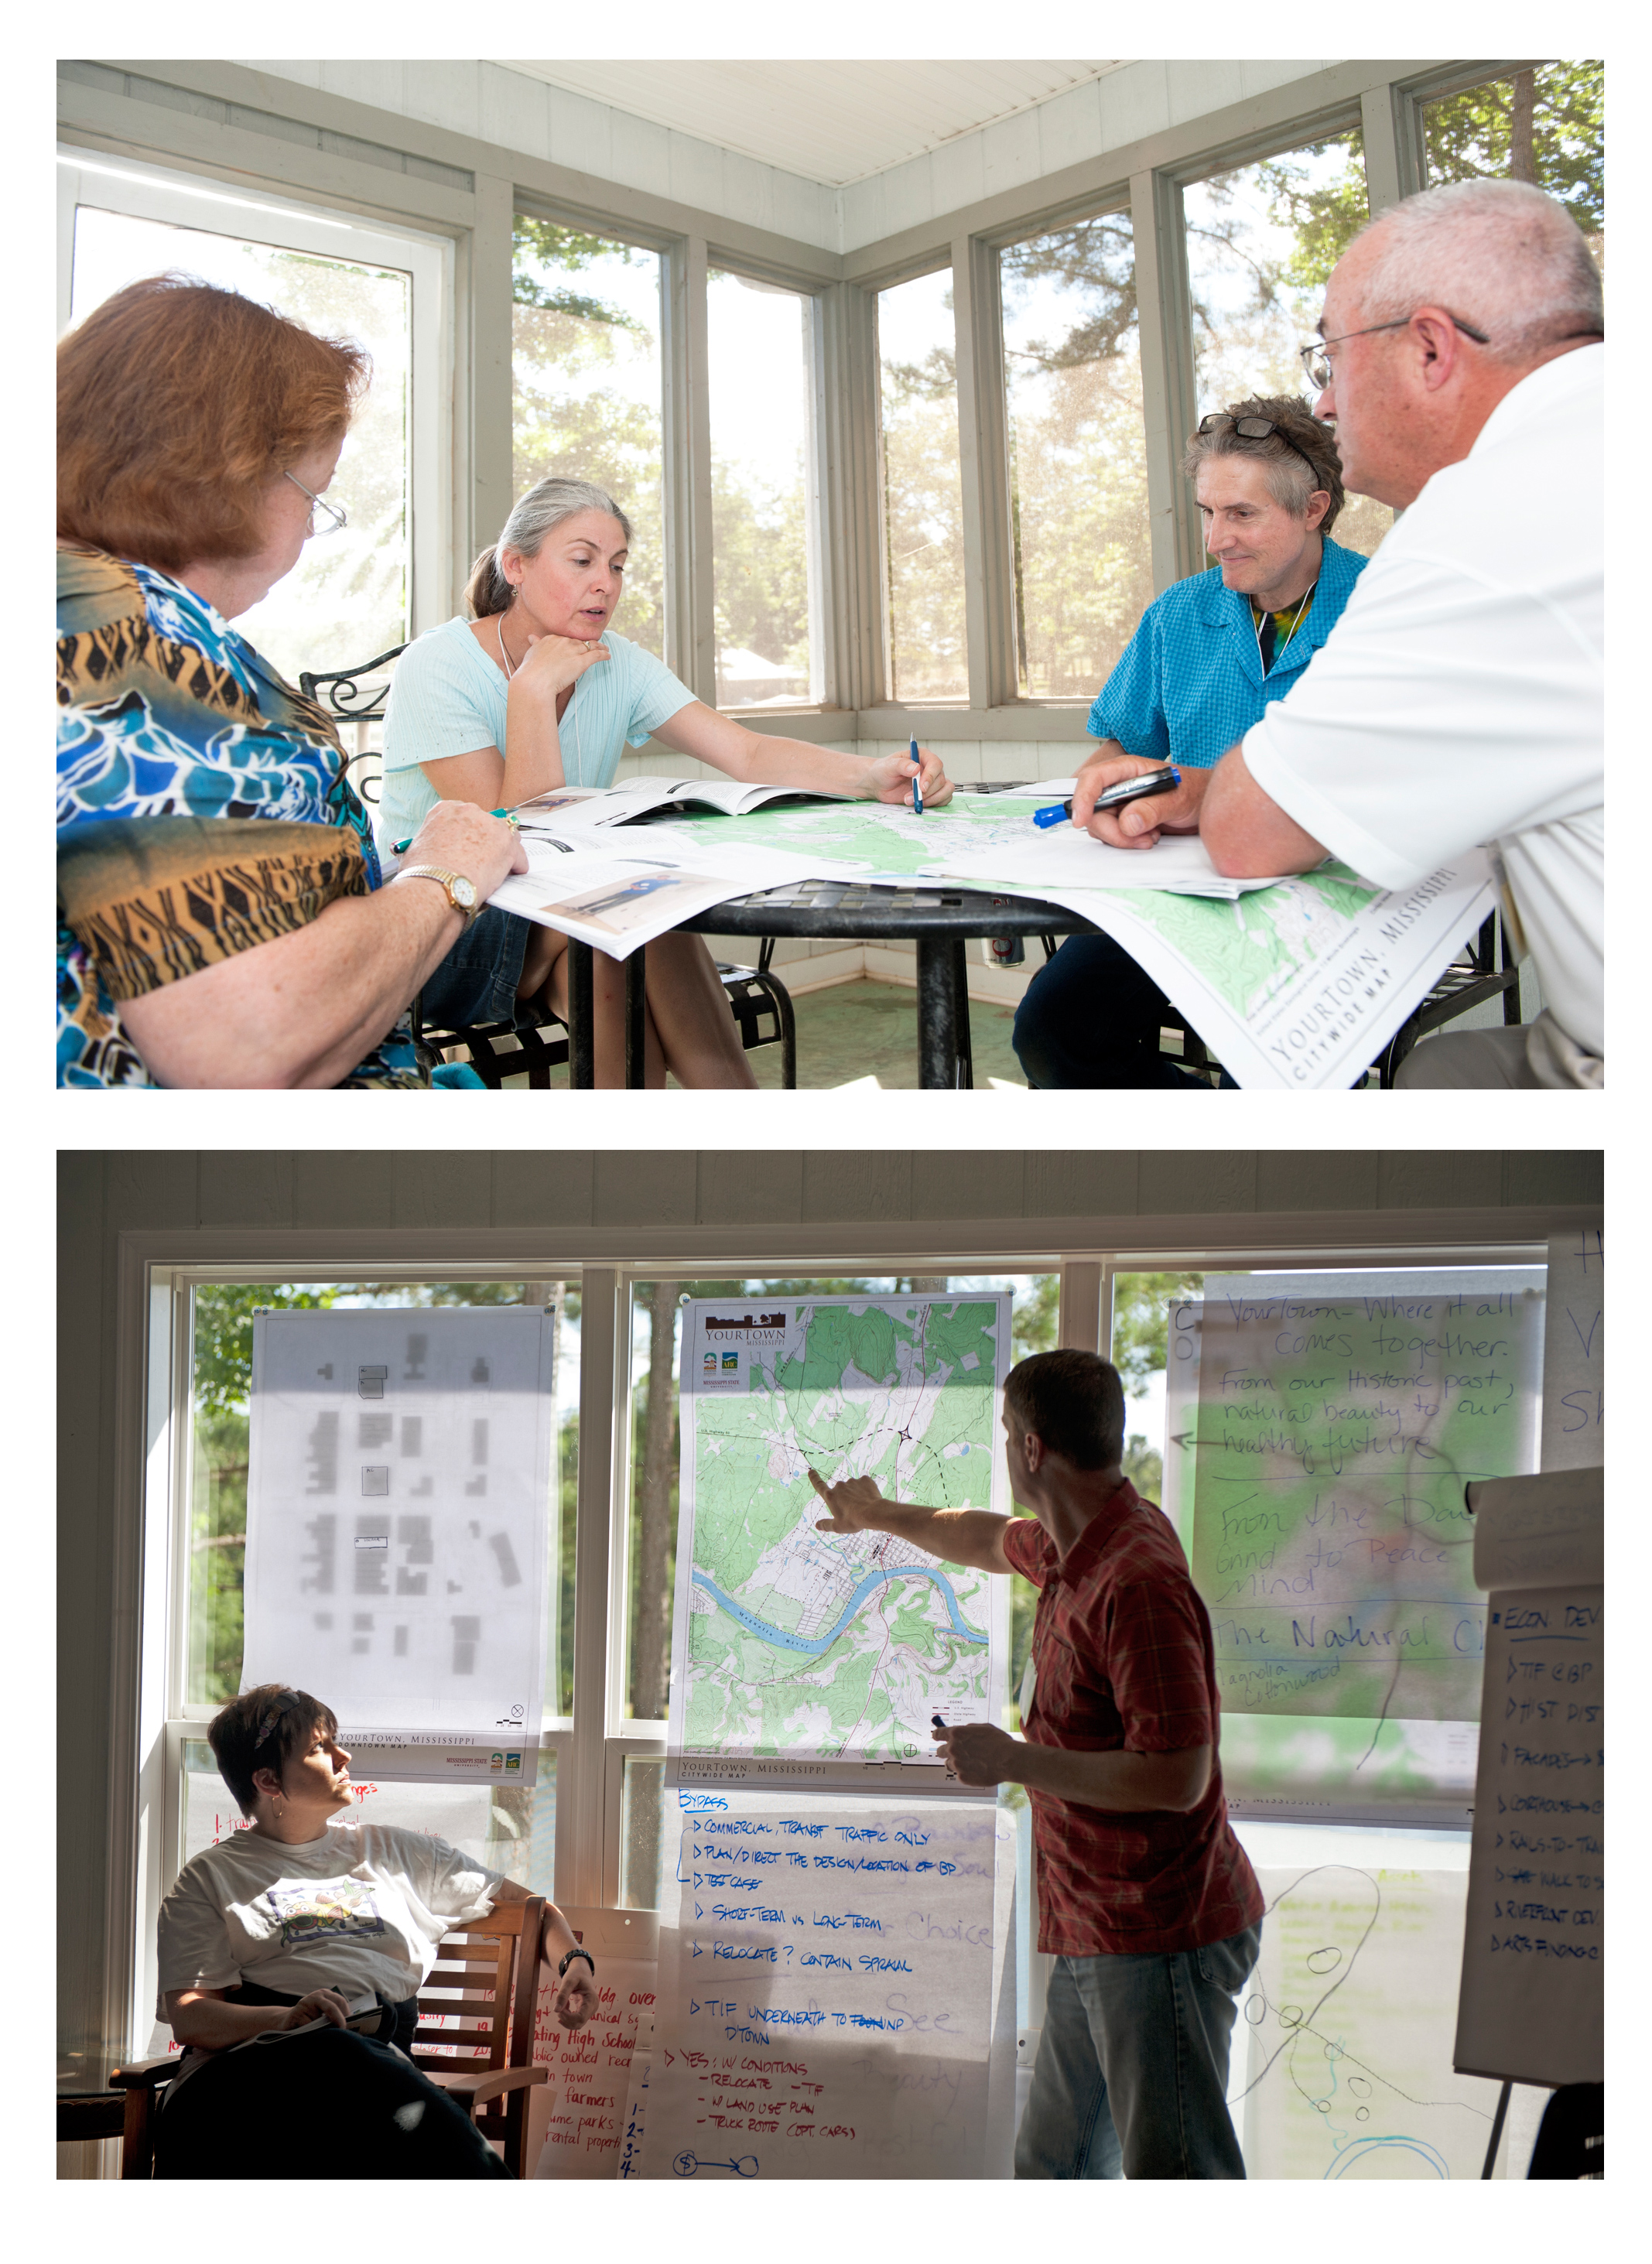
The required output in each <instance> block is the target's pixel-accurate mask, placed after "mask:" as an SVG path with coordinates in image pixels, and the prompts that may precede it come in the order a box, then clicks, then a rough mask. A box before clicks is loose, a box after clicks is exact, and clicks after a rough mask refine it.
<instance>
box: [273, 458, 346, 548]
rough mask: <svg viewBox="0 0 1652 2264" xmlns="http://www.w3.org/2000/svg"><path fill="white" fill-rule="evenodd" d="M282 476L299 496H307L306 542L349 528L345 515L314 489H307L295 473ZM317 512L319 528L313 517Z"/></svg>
mask: <svg viewBox="0 0 1652 2264" xmlns="http://www.w3.org/2000/svg"><path fill="white" fill-rule="evenodd" d="M284 476H285V477H286V478H287V479H289V480H291V481H292V483H293V486H294V487H295V488H296V489H297V490H298V491H299V493H300V494H301V495H307V496H308V497H309V499H310V515H309V528H308V533H306V536H305V540H306V541H308V540H309V539H310V536H312V535H317V534H337V533H338V532H339V531H340V529H341V528H343V527H346V526H349V524H350V520H349V518H348V516H347V515H346V513H345V512H343V511H342V510H341V509H340V508H339V506H338V505H337V504H332V503H329V502H328V501H327V500H326V498H325V497H322V496H318V495H317V494H316V493H315V490H314V489H312V488H307V487H306V486H305V484H304V483H303V481H302V480H301V479H300V478H299V476H298V475H297V474H296V473H295V472H288V473H286V474H285V475H284ZM317 512H320V513H321V514H322V523H321V525H320V526H316V524H315V515H316V513H317Z"/></svg>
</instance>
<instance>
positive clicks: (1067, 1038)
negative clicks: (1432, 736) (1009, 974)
mask: <svg viewBox="0 0 1652 2264" xmlns="http://www.w3.org/2000/svg"><path fill="white" fill-rule="evenodd" d="M1182 469H1183V472H1184V473H1185V475H1186V476H1187V477H1188V478H1190V479H1191V480H1192V482H1193V491H1194V494H1195V496H1196V497H1197V499H1198V503H1199V517H1200V519H1201V520H1202V522H1203V526H1204V533H1205V548H1206V551H1207V552H1208V554H1209V555H1210V556H1211V557H1212V558H1213V559H1214V561H1215V563H1214V565H1213V566H1212V567H1210V568H1209V570H1207V571H1206V572H1205V573H1203V574H1194V575H1190V576H1189V577H1188V578H1187V579H1186V580H1185V581H1183V582H1177V583H1176V584H1174V585H1173V586H1172V587H1171V588H1170V589H1168V590H1166V591H1164V592H1163V595H1162V596H1160V597H1157V598H1156V599H1154V601H1153V603H1152V604H1151V605H1150V606H1148V609H1147V611H1146V613H1143V614H1142V616H1141V625H1140V627H1139V628H1137V630H1136V633H1135V635H1134V636H1133V637H1132V638H1131V640H1130V642H1129V644H1128V645H1127V647H1126V649H1125V651H1124V653H1123V655H1122V657H1121V658H1120V659H1119V664H1118V666H1117V667H1116V668H1115V669H1114V670H1113V671H1112V675H1111V676H1110V677H1109V678H1107V681H1106V683H1105V686H1103V687H1102V690H1101V692H1100V693H1099V694H1098V697H1097V700H1096V702H1095V705H1094V706H1093V707H1092V708H1091V709H1090V723H1089V729H1090V736H1091V737H1093V738H1095V739H1097V740H1098V741H1099V742H1100V745H1099V746H1098V750H1097V754H1098V755H1099V756H1108V755H1134V756H1136V757H1138V758H1143V759H1146V760H1148V761H1151V762H1174V763H1176V764H1177V765H1179V766H1181V767H1183V768H1184V769H1186V768H1192V769H1195V770H1207V769H1209V768H1210V767H1211V766H1214V764H1216V763H1218V762H1220V761H1221V758H1222V756H1223V755H1224V754H1226V752H1227V751H1228V748H1229V747H1231V746H1234V745H1236V744H1237V743H1238V742H1239V741H1240V740H1241V739H1243V737H1244V735H1245V733H1246V732H1247V731H1248V730H1249V729H1250V726H1251V725H1252V724H1253V723H1255V722H1258V721H1259V720H1260V718H1261V715H1262V713H1263V710H1264V708H1266V707H1267V706H1268V705H1269V703H1270V702H1271V701H1272V700H1282V699H1283V698H1284V697H1285V695H1286V693H1287V692H1289V691H1290V690H1291V688H1292V686H1293V685H1294V684H1296V683H1297V682H1298V681H1299V679H1300V678H1301V673H1302V671H1303V670H1304V669H1305V668H1306V667H1307V666H1308V662H1309V661H1310V660H1311V659H1312V658H1313V657H1314V654H1315V651H1317V649H1319V647H1320V646H1321V645H1322V644H1323V643H1324V642H1325V640H1326V638H1327V637H1328V636H1329V635H1330V632H1331V629H1332V628H1333V626H1334V625H1335V623H1336V621H1337V616H1338V615H1339V614H1340V613H1341V612H1342V610H1343V607H1344V606H1345V605H1346V604H1347V602H1348V599H1349V598H1350V596H1351V593H1352V591H1353V586H1354V583H1355V581H1356V580H1357V579H1358V577H1359V573H1360V570H1361V569H1362V568H1363V567H1364V565H1365V564H1366V561H1365V559H1364V558H1362V557H1361V556H1360V555H1359V552H1358V551H1354V550H1348V549H1345V548H1344V547H1343V545H1342V544H1341V543H1339V542H1333V541H1331V540H1330V530H1331V528H1332V526H1334V525H1335V524H1336V520H1337V513H1338V512H1340V511H1341V509H1342V505H1343V484H1342V468H1341V465H1340V463H1339V461H1338V459H1337V443H1336V440H1335V439H1334V438H1333V436H1332V433H1331V431H1330V427H1329V425H1325V424H1319V423H1318V422H1316V420H1315V417H1314V416H1313V414H1312V412H1311V410H1309V408H1308V403H1306V402H1305V401H1300V400H1295V399H1292V398H1290V397H1288V396H1273V395H1261V396H1253V397H1252V398H1250V400H1247V401H1237V402H1234V403H1230V404H1229V406H1228V408H1227V409H1225V410H1215V411H1214V412H1213V413H1212V414H1211V415H1210V416H1208V417H1206V418H1205V419H1204V421H1203V423H1202V424H1200V426H1199V431H1198V432H1196V433H1195V434H1194V435H1193V437H1192V439H1191V440H1190V441H1189V443H1188V446H1187V453H1186V455H1185V457H1184V459H1183V462H1182ZM1090 759H1091V760H1094V759H1095V757H1091V758H1090ZM1151 806H1152V805H1150V804H1146V803H1144V804H1143V805H1142V807H1143V808H1144V809H1147V808H1150V807H1151ZM1168 1003H1169V1002H1168V1001H1167V999H1166V998H1165V996H1164V993H1163V991H1161V990H1160V989H1159V987H1158V985H1157V983H1155V982H1154V981H1153V980H1152V978H1151V976H1148V974H1147V972H1146V970H1145V969H1142V968H1141V967H1138V966H1137V964H1136V962H1135V961H1134V959H1132V958H1131V956H1130V954H1129V953H1128V952H1127V951H1126V950H1125V949H1124V947H1123V946H1122V945H1121V944H1119V943H1116V942H1115V941H1114V940H1113V939H1112V937H1111V936H1108V935H1076V936H1071V937H1069V939H1068V940H1067V941H1066V942H1065V943H1064V944H1063V945H1062V946H1061V949H1060V950H1059V951H1058V952H1057V953H1056V954H1055V956H1054V959H1052V960H1050V961H1048V962H1047V965H1046V966H1044V967H1043V968H1041V969H1040V971H1039V973H1038V974H1037V975H1036V976H1034V977H1033V979H1032V983H1030V984H1029V986H1028V988H1027V991H1026V995H1025V998H1023V999H1022V1001H1021V1005H1020V1008H1019V1010H1018V1012H1017V1015H1016V1018H1015V1035H1014V1044H1015V1050H1016V1054H1017V1056H1018V1059H1019V1061H1020V1063H1021V1066H1022V1068H1023V1069H1024V1070H1025V1071H1026V1074H1027V1079H1028V1082H1029V1083H1030V1084H1032V1085H1040V1086H1061V1085H1065V1086H1073V1085H1078V1086H1088V1087H1097V1086H1104V1087H1107V1086H1140V1085H1195V1086H1199V1088H1200V1089H1201V1090H1203V1089H1206V1088H1205V1086H1204V1080H1203V1079H1202V1078H1197V1077H1195V1076H1193V1075H1192V1073H1191V1072H1190V1071H1189V1070H1184V1069H1181V1068H1178V1067H1177V1063H1175V1062H1174V1061H1172V1060H1170V1058H1169V1057H1168V1056H1164V1055H1163V1054H1161V1053H1160V1051H1159V1027H1160V1023H1161V1021H1162V1020H1163V1013H1164V1009H1165V1007H1166V1005H1168ZM1222 1082H1223V1083H1224V1084H1230V1083H1231V1082H1232V1080H1231V1079H1230V1078H1228V1077H1227V1075H1226V1073H1225V1072H1224V1074H1223V1078H1222Z"/></svg>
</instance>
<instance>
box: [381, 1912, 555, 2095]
mask: <svg viewBox="0 0 1652 2264" xmlns="http://www.w3.org/2000/svg"><path fill="white" fill-rule="evenodd" d="M544 1919H545V1905H544V1902H543V1900H542V1899H541V1898H539V1897H537V1896H536V1897H535V1898H533V1900H532V1901H529V1902H525V1903H500V1904H499V1905H496V1908H495V1909H494V1910H493V1911H492V1912H489V1915H488V1916H487V1917H486V1918H478V1919H466V1920H465V1921H464V1923H463V1924H462V1925H461V1926H457V1927H453V1929H452V1930H451V1931H450V1932H449V1933H447V1934H445V1935H444V1936H443V1937H442V1940H441V1941H440V1943H439V1944H438V1948H437V1953H436V1961H437V1962H436V1963H435V1964H434V1965H433V1966H432V1967H431V1970H430V1974H429V1976H428V1977H427V1979H426V1981H425V1984H424V1988H423V1989H422V1990H421V1991H420V1992H419V2000H418V2004H419V2025H418V2028H417V2033H416V2035H415V2036H414V2039H413V2055H412V2056H413V2062H414V2064H415V2066H417V2067H420V2068H423V2069H424V2072H425V2073H426V2074H435V2075H442V2074H445V2075H453V2074H455V2073H459V2072H475V2071H476V2070H478V2069H481V2068H500V2067H526V2066H527V2065H528V2064H529V2063H530V2061H531V2060H532V2058H533V2000H534V1994H535V1992H536V1990H537V1986H538V1966H539V1955H540V1929H541V1927H542V1926H543V1924H544ZM438 1991H441V1992H447V1993H444V1994H440V1995H438V1994H437V1993H435V1992H438ZM455 1992H456V1993H455ZM443 2047H446V2049H445V2050H444V2049H443ZM455 2048H457V2049H455Z"/></svg>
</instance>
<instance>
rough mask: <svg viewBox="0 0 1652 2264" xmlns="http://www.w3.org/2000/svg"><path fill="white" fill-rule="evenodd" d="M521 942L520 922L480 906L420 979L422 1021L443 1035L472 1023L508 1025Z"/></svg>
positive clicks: (524, 927)
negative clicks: (447, 948)
mask: <svg viewBox="0 0 1652 2264" xmlns="http://www.w3.org/2000/svg"><path fill="white" fill-rule="evenodd" d="M527 940H528V923H527V921H526V920H525V919H521V918H518V916H517V914H516V913H515V912H507V911H500V909H499V907H498V905H497V904H484V905H483V907H482V911H480V912H479V913H478V914H477V916H476V918H475V919H474V920H473V921H472V922H471V924H470V925H469V927H468V928H467V929H466V931H465V932H464V934H463V935H461V936H460V939H459V940H458V942H457V943H456V944H455V945H454V946H453V949H452V950H451V951H450V952H449V953H448V954H447V956H446V959H444V960H443V961H442V962H441V964H440V966H439V967H437V968H433V969H431V973H430V975H429V976H427V977H426V978H425V983H424V993H423V1003H424V1019H425V1020H426V1021H427V1022H429V1023H431V1024H432V1025H434V1026H436V1027H438V1028H441V1029H446V1030H453V1029H462V1028H464V1027H466V1026H467V1024H469V1023H473V1022H508V1021H509V1020H511V1017H512V1015H513V1014H514V1013H515V1012H516V990H517V984H518V983H519V982H520V981H521V979H522V955H523V953H524V952H525V949H526V948H527Z"/></svg>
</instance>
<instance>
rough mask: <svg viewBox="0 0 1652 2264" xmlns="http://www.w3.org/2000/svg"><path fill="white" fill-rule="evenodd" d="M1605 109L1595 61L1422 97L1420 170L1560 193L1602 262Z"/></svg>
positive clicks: (1433, 178)
mask: <svg viewBox="0 0 1652 2264" xmlns="http://www.w3.org/2000/svg"><path fill="white" fill-rule="evenodd" d="M1605 114H1606V74H1605V68H1604V66H1603V65H1602V64H1600V63H1598V62H1583V63H1540V64H1538V65H1537V66H1536V67H1535V68H1534V69H1531V70H1523V71H1515V72H1514V73H1512V74H1511V76H1509V77H1508V78H1498V79H1490V80H1488V82H1487V83H1486V84H1485V85H1484V86H1475V87H1471V88H1469V90H1468V91H1467V93H1465V94H1453V95H1447V96H1446V97H1445V99H1444V100H1443V101H1440V102H1429V103H1424V105H1423V159H1424V172H1425V174H1426V176H1427V178H1428V181H1429V185H1430V186H1433V185H1436V184H1437V183H1438V182H1441V181H1471V180H1476V179H1480V178H1484V177H1486V176H1490V177H1491V178H1495V179H1498V180H1513V181H1534V182H1535V183H1536V184H1537V185H1538V187H1539V188H1540V189H1546V190H1547V192H1548V193H1549V195H1550V196H1552V197H1558V198H1559V199H1560V200H1561V203H1562V204H1563V205H1564V206H1565V207H1566V209H1567V211H1568V212H1569V213H1570V214H1571V216H1572V218H1573V219H1574V220H1575V221H1576V222H1577V225H1578V227H1579V228H1581V229H1582V230H1583V234H1584V235H1585V236H1587V237H1588V238H1589V248H1590V250H1591V251H1592V252H1593V253H1594V255H1595V258H1596V259H1597V260H1598V262H1599V263H1600V264H1601V265H1602V266H1603V267H1604V266H1605V258H1606V192H1605ZM1455 311H1456V312H1458V313H1459V314H1461V313H1463V312H1465V311H1466V310H1465V309H1463V308H1457V309H1456V310H1455ZM1467 311H1468V312H1470V314H1471V316H1472V310H1467Z"/></svg>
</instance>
